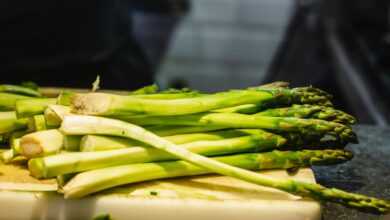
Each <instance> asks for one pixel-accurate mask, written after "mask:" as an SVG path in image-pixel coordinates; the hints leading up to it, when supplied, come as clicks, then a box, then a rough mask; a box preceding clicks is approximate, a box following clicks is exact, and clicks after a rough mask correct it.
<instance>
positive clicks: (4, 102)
mask: <svg viewBox="0 0 390 220" xmlns="http://www.w3.org/2000/svg"><path fill="white" fill-rule="evenodd" d="M22 99H31V97H29V96H24V95H16V94H11V93H4V92H0V110H1V111H12V110H15V103H16V101H17V100H22Z"/></svg>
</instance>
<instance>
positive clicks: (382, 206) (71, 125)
mask: <svg viewBox="0 0 390 220" xmlns="http://www.w3.org/2000/svg"><path fill="white" fill-rule="evenodd" d="M301 120H302V119H301ZM60 130H61V131H62V132H64V133H65V134H67V135H83V134H106V135H114V136H122V137H127V138H132V139H135V140H138V141H142V142H145V143H147V144H149V145H151V146H153V147H155V148H157V149H160V150H162V151H165V152H167V153H170V154H172V155H174V156H176V157H177V158H179V159H182V160H185V161H187V162H189V163H191V164H193V165H197V166H199V167H202V168H204V169H205V170H207V171H210V172H215V173H219V174H222V175H226V176H231V177H234V178H238V179H241V180H244V181H247V182H251V183H254V184H258V185H263V186H268V187H273V188H276V189H279V190H283V191H286V192H289V193H292V194H296V195H301V196H309V197H313V198H315V199H318V200H321V201H332V202H336V203H339V204H342V205H344V206H348V207H353V208H358V209H363V210H366V211H370V212H377V213H386V212H389V211H390V202H388V201H384V200H380V199H376V198H372V197H367V196H364V195H357V194H353V193H348V192H345V191H342V190H338V189H334V188H326V187H324V186H321V185H319V184H310V183H305V182H300V181H294V180H278V179H275V178H272V177H268V176H265V175H262V174H258V173H254V172H251V171H247V170H245V169H241V168H238V167H234V166H231V165H228V164H224V163H222V162H219V161H217V160H213V159H210V158H207V157H204V156H202V155H199V154H195V153H192V152H190V151H188V150H186V149H184V148H181V147H179V146H177V145H175V144H173V143H171V142H169V141H167V140H165V139H163V138H161V137H159V136H157V135H155V134H153V133H151V132H149V131H147V130H145V129H144V128H142V127H139V126H136V125H133V124H130V123H126V122H123V121H119V120H115V119H108V118H100V117H94V116H66V117H65V118H64V121H63V123H62V126H61V128H60ZM91 172H93V171H91ZM110 177H112V176H110ZM74 179H75V178H74ZM74 179H73V180H74ZM88 179H89V178H86V179H83V178H82V181H81V182H83V181H87V180H88ZM111 181H112V179H111ZM78 182H80V181H78ZM71 183H73V184H71ZM76 183H77V182H76ZM67 185H68V186H69V185H70V186H72V185H74V181H71V182H70V183H69V184H67ZM69 188H71V189H73V190H69ZM85 188H87V189H88V187H80V186H77V185H76V186H72V187H67V186H65V187H64V192H65V197H68V198H69V197H72V195H73V196H75V195H76V196H75V197H77V195H79V196H80V195H82V193H80V192H78V193H77V191H76V190H77V189H79V190H80V189H85ZM92 188H93V189H95V190H96V189H97V188H95V187H92ZM75 191H76V193H75Z"/></svg>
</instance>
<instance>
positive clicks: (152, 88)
mask: <svg viewBox="0 0 390 220" xmlns="http://www.w3.org/2000/svg"><path fill="white" fill-rule="evenodd" d="M158 89H159V88H158V86H157V85H156V84H152V85H148V86H144V87H142V88H140V89H137V90H135V91H132V92H131V93H130V95H145V94H154V93H157V92H158Z"/></svg>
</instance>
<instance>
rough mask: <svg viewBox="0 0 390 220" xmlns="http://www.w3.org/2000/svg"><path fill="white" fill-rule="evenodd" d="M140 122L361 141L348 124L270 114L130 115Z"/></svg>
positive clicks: (133, 119) (135, 121) (134, 120)
mask: <svg viewBox="0 0 390 220" xmlns="http://www.w3.org/2000/svg"><path fill="white" fill-rule="evenodd" d="M126 121H129V122H131V123H133V124H137V125H142V126H146V125H179V126H220V127H225V128H259V129H266V130H271V131H274V132H297V133H301V134H313V135H317V136H324V135H329V136H334V137H335V138H337V139H339V140H341V141H345V142H352V143H356V142H357V137H356V134H355V133H354V132H353V131H352V129H351V128H350V127H349V126H347V125H343V124H340V123H336V122H330V121H324V120H320V119H302V118H293V117H269V116H259V115H245V114H238V113H199V114H193V115H177V116H146V117H140V116H139V117H128V118H127V120H126Z"/></svg>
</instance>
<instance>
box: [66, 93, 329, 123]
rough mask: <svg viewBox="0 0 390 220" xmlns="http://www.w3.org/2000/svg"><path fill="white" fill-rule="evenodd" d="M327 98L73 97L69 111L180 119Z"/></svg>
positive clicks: (265, 95) (301, 95)
mask: <svg viewBox="0 0 390 220" xmlns="http://www.w3.org/2000/svg"><path fill="white" fill-rule="evenodd" d="M329 98H330V97H329V95H328V94H326V93H324V92H323V91H320V90H317V89H314V88H295V89H263V90H261V89H256V90H233V91H228V92H221V93H216V94H212V95H204V96H200V97H194V98H185V99H174V100H155V99H142V98H136V97H132V96H120V95H113V94H105V93H88V94H77V95H75V96H74V98H73V99H72V105H71V107H72V110H73V111H74V112H75V113H79V114H89V115H102V116H121V115H132V114H152V115H184V114H192V113H198V112H205V111H209V110H213V109H218V108H225V107H231V106H236V105H243V104H255V103H256V104H259V103H262V102H267V101H272V100H278V101H281V102H294V103H295V102H297V103H313V102H314V103H318V104H330V102H329Z"/></svg>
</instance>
